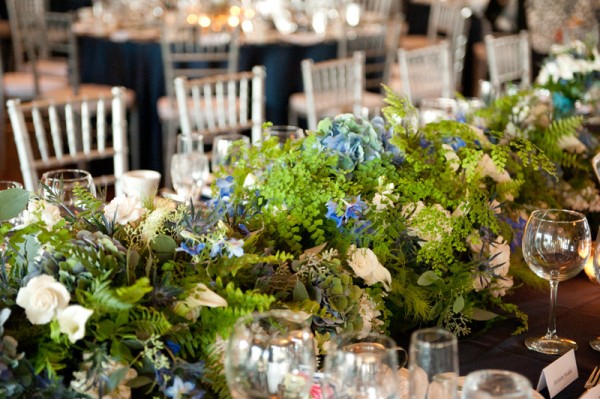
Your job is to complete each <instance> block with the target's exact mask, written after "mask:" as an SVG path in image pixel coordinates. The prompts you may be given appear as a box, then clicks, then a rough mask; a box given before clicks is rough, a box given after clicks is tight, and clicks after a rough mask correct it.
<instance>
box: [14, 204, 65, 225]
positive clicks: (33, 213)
mask: <svg viewBox="0 0 600 399" xmlns="http://www.w3.org/2000/svg"><path fill="white" fill-rule="evenodd" d="M60 220H62V216H61V215H60V209H58V206H56V205H53V204H50V203H48V202H46V201H45V200H42V199H31V200H30V201H29V203H28V204H27V209H26V210H24V211H23V213H22V215H21V222H22V223H23V225H25V226H27V225H30V224H33V223H40V222H42V223H44V224H45V225H46V227H47V228H48V229H51V228H52V227H54V225H55V224H56V223H58V222H59V221H60Z"/></svg>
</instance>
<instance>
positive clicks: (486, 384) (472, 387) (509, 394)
mask: <svg viewBox="0 0 600 399" xmlns="http://www.w3.org/2000/svg"><path fill="white" fill-rule="evenodd" d="M532 396H533V395H532V389H531V383H530V382H529V380H528V379H527V378H526V377H525V376H523V375H521V374H519V373H515V372H512V371H507V370H493V369H484V370H477V371H474V372H472V373H469V374H468V375H467V377H466V378H465V382H464V384H463V386H462V399H531V398H532Z"/></svg>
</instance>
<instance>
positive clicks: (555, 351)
mask: <svg viewBox="0 0 600 399" xmlns="http://www.w3.org/2000/svg"><path fill="white" fill-rule="evenodd" d="M591 248H592V239H591V234H590V226H589V225H588V222H587V219H586V218H585V216H584V215H582V214H581V213H579V212H575V211H570V210H565V209H541V210H536V211H533V212H532V213H531V216H530V217H529V220H528V221H527V225H526V226H525V232H524V234H523V257H524V258H525V262H527V264H528V265H529V268H530V269H531V270H533V272H534V273H535V274H537V275H538V276H539V277H541V278H543V279H546V280H548V281H549V282H550V317H549V321H548V331H547V332H546V335H544V336H542V337H530V338H527V339H526V340H525V345H526V346H527V347H528V348H529V349H531V350H534V351H537V352H541V353H546V354H551V355H562V354H564V353H566V352H568V351H569V350H571V349H577V343H576V342H574V341H572V340H570V339H566V338H560V337H559V336H558V335H557V333H556V295H557V292H558V283H559V282H560V281H564V280H568V279H570V278H571V277H573V276H575V275H577V274H578V273H579V272H580V271H581V270H582V269H583V266H584V265H585V262H586V261H587V259H588V258H589V256H590V251H591Z"/></svg>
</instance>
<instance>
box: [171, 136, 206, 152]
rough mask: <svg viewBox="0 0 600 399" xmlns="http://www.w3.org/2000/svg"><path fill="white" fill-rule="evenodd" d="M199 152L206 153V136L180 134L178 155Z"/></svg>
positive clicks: (178, 137)
mask: <svg viewBox="0 0 600 399" xmlns="http://www.w3.org/2000/svg"><path fill="white" fill-rule="evenodd" d="M188 152H199V153H201V154H203V153H204V136H202V135H201V134H199V133H192V134H178V135H177V153H188Z"/></svg>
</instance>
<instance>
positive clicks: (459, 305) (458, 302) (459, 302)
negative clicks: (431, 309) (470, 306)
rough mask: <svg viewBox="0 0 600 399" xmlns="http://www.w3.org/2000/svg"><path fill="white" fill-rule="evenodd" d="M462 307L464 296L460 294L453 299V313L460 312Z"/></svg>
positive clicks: (463, 305)
mask: <svg viewBox="0 0 600 399" xmlns="http://www.w3.org/2000/svg"><path fill="white" fill-rule="evenodd" d="M464 307H465V298H464V297H463V296H462V295H461V296H459V297H458V298H456V301H454V305H452V311H453V312H454V313H460V312H462V310H463V309H464Z"/></svg>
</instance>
